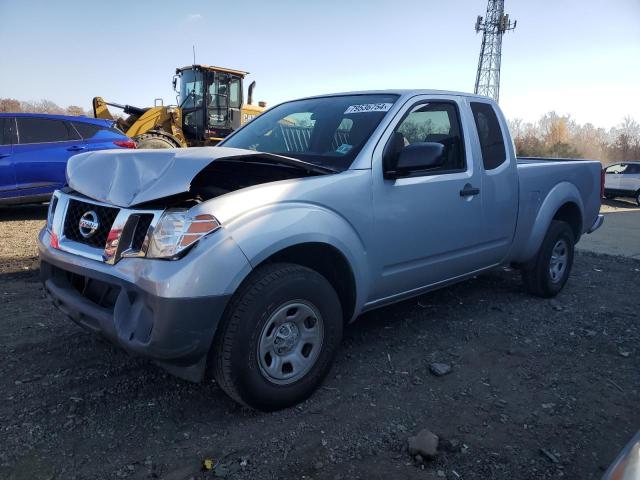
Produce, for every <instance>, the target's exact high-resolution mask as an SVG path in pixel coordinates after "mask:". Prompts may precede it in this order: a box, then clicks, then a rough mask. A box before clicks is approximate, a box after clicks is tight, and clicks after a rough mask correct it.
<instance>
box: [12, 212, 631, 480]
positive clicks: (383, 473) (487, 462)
mask: <svg viewBox="0 0 640 480" xmlns="http://www.w3.org/2000/svg"><path fill="white" fill-rule="evenodd" d="M45 216H46V209H45V208H42V207H26V208H18V209H12V210H0V359H2V361H1V362H0V392H1V395H2V397H1V398H2V402H1V403H0V429H1V431H0V439H1V440H0V478H10V479H72V478H82V479H85V478H86V479H89V478H91V479H93V478H105V479H106V478H133V479H136V478H145V479H146V478H161V479H173V480H179V479H188V478H195V479H199V478H213V477H214V476H227V477H228V478H233V479H236V478H237V479H263V478H265V479H267V478H314V479H315V478H328V479H347V478H349V479H351V478H362V479H388V478H394V479H396V478H399V479H432V478H433V479H437V478H448V479H459V478H463V479H475V478H478V479H546V478H557V477H565V478H570V479H597V478H600V476H601V475H602V472H603V469H604V468H605V466H606V465H607V464H609V463H610V462H611V461H612V459H613V458H614V457H615V455H616V453H617V452H618V451H619V450H620V449H621V448H622V447H623V445H624V444H625V443H626V442H627V441H628V440H629V438H630V437H631V436H632V434H633V433H635V431H637V430H638V429H639V428H640V410H639V409H638V405H639V401H638V400H639V392H638V389H639V385H640V349H638V344H639V340H640V325H639V324H638V320H637V318H638V317H637V315H638V306H639V302H638V295H637V292H635V291H634V290H631V289H630V288H629V287H632V288H634V287H635V285H637V279H638V275H639V273H640V261H637V260H632V259H623V258H619V257H607V256H598V255H594V254H590V253H582V252H581V253H578V254H577V255H576V262H575V267H574V271H573V273H572V277H571V279H570V280H569V283H568V285H567V287H566V288H565V290H564V291H563V293H562V294H561V295H560V296H559V297H557V298H556V299H554V300H551V301H549V300H541V299H537V298H533V297H530V296H528V295H526V294H524V293H523V292H522V290H521V285H520V282H519V278H518V275H517V274H516V272H513V271H509V270H500V271H496V272H494V273H491V274H488V275H483V276H481V277H478V278H476V279H473V280H470V281H468V282H465V283H462V284H459V285H456V286H453V287H450V288H447V289H444V290H440V291H438V292H435V293H431V294H428V295H423V296H422V297H420V298H418V299H415V300H411V301H406V302H403V303H401V304H398V305H395V306H392V307H388V308H384V309H381V310H378V311H374V312H371V313H368V314H366V315H364V316H363V317H362V318H360V319H359V320H358V321H357V322H356V323H355V324H353V325H351V326H350V327H348V328H347V330H346V333H345V340H344V344H343V347H342V349H341V350H340V352H339V354H338V358H337V359H336V365H335V368H334V369H333V371H332V373H331V374H330V376H329V378H328V379H327V381H326V382H325V384H324V386H323V387H322V388H321V389H320V390H319V391H318V392H317V393H316V394H315V395H313V396H312V398H311V399H309V400H308V401H306V402H304V403H303V404H301V405H299V406H298V407H295V408H291V409H288V410H285V411H281V412H276V413H271V414H263V413H256V412H251V411H247V410H244V409H242V408H239V407H238V406H237V405H236V404H235V403H234V402H232V401H231V400H229V399H228V398H227V397H226V396H225V395H224V394H223V393H222V392H221V390H220V389H219V388H218V387H217V386H216V385H215V384H214V383H208V384H203V385H194V384H190V383H187V382H184V381H181V380H178V379H175V378H172V377H171V376H169V375H167V374H165V373H164V372H163V371H162V370H160V369H159V368H157V367H156V366H154V365H153V364H152V363H150V362H148V361H146V360H143V359H138V358H133V357H131V356H128V355H127V354H125V353H124V352H122V351H120V350H118V349H117V348H115V347H113V346H111V345H110V344H108V343H105V342H103V341H101V340H100V339H99V338H97V337H95V336H93V335H92V334H90V333H87V332H85V331H83V330H81V329H80V328H79V327H77V326H75V325H74V324H73V323H71V322H70V321H68V320H67V319H65V318H64V317H63V316H62V315H61V314H60V313H59V312H57V311H56V310H55V309H54V308H53V307H51V306H50V305H49V303H48V302H47V300H46V299H45V298H44V295H43V291H42V288H41V287H40V284H39V282H38V274H37V262H36V260H35V258H34V255H35V233H36V231H37V230H38V229H39V228H40V227H41V225H42V224H43V222H44V218H45ZM432 362H440V363H445V364H448V365H449V366H451V367H452V370H451V372H450V373H448V374H447V375H444V376H440V377H436V376H434V375H433V374H432V373H430V370H429V365H430V364H431V363H432ZM423 428H429V429H430V430H431V431H432V432H434V433H436V434H437V435H438V436H440V447H441V451H440V453H439V454H438V456H437V457H436V459H435V460H432V461H426V462H424V463H421V462H418V461H416V460H415V458H413V457H411V456H409V454H408V453H407V439H408V437H410V436H412V435H415V434H416V433H417V432H418V431H420V430H421V429H423ZM205 459H213V461H214V463H215V462H218V466H217V468H215V469H214V470H212V471H207V472H203V471H202V470H201V465H202V462H203V460H205Z"/></svg>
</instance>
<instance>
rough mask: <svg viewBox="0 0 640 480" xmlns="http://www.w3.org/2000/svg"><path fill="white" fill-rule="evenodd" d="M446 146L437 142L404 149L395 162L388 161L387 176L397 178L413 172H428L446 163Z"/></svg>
mask: <svg viewBox="0 0 640 480" xmlns="http://www.w3.org/2000/svg"><path fill="white" fill-rule="evenodd" d="M443 153H444V145H443V144H441V143H437V142H420V143H413V144H411V145H407V146H406V147H404V148H402V149H401V150H400V152H399V153H398V154H397V156H396V157H395V161H390V160H387V164H386V165H385V176H386V177H387V178H397V177H403V176H406V175H409V174H410V173H411V172H413V171H417V170H428V169H430V168H435V167H439V166H441V165H442V164H443V163H444V157H443V155H442V154H443Z"/></svg>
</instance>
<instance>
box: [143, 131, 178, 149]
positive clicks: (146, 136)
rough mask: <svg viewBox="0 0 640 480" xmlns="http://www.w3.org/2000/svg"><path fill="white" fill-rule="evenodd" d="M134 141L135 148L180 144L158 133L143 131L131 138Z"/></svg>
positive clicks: (154, 147) (157, 147) (156, 147)
mask: <svg viewBox="0 0 640 480" xmlns="http://www.w3.org/2000/svg"><path fill="white" fill-rule="evenodd" d="M133 140H134V141H135V142H136V145H137V148H139V149H145V148H151V149H162V148H179V147H180V145H176V144H175V143H174V142H173V141H172V140H171V139H169V138H167V137H165V136H162V135H158V134H157V133H143V134H142V135H138V136H137V137H135V138H134V139H133Z"/></svg>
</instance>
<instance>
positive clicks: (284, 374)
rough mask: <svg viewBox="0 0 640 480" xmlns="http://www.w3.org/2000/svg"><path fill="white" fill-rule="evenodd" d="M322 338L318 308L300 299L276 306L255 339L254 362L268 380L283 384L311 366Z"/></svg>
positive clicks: (297, 378) (304, 372) (296, 377)
mask: <svg viewBox="0 0 640 480" xmlns="http://www.w3.org/2000/svg"><path fill="white" fill-rule="evenodd" d="M323 340H324V322H323V321H322V316H321V315H320V312H319V311H318V309H317V308H316V307H315V306H314V305H312V304H311V303H309V302H306V301H304V300H292V301H289V302H286V303H284V304H283V305H281V306H280V307H278V308H276V309H275V310H274V312H273V313H272V314H271V315H270V316H269V319H268V320H267V321H266V323H265V324H264V327H262V331H261V332H260V337H259V339H258V348H257V349H258V352H257V353H258V365H259V367H260V373H261V374H262V376H263V377H264V378H266V379H267V380H268V381H270V382H272V383H275V384H278V385H287V384H290V383H293V382H296V381H298V380H300V379H301V378H302V377H304V376H305V375H306V374H307V373H309V370H311V368H313V366H314V365H315V363H316V361H317V360H318V357H319V356H320V351H321V349H322V342H323Z"/></svg>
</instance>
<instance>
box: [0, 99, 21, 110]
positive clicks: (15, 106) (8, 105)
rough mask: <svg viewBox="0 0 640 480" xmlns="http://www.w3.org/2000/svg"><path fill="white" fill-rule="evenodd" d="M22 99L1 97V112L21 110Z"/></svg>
mask: <svg viewBox="0 0 640 480" xmlns="http://www.w3.org/2000/svg"><path fill="white" fill-rule="evenodd" d="M21 111H22V108H21V107H20V101H19V100H16V99H15V98H0V112H2V113H16V112H21Z"/></svg>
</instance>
